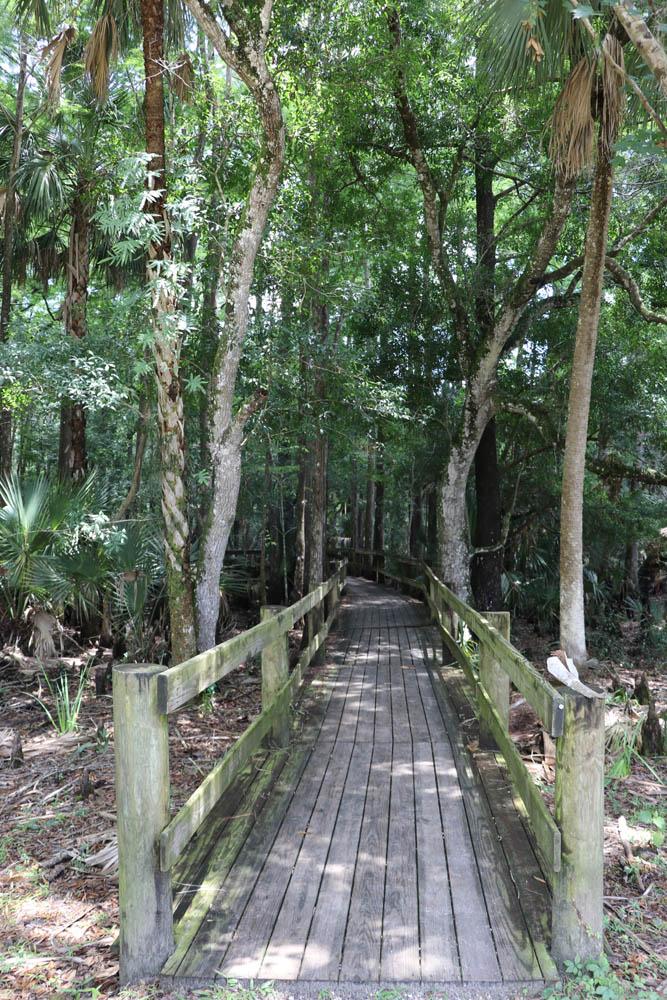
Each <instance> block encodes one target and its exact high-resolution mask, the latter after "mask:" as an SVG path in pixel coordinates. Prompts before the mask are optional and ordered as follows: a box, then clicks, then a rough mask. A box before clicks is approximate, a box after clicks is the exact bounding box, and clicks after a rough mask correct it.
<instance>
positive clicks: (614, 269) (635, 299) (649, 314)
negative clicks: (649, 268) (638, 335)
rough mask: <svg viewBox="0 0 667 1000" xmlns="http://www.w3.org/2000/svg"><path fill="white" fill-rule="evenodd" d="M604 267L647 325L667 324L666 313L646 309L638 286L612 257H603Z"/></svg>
mask: <svg viewBox="0 0 667 1000" xmlns="http://www.w3.org/2000/svg"><path fill="white" fill-rule="evenodd" d="M604 266H605V267H606V269H607V270H608V271H609V273H610V274H611V276H612V278H613V279H614V281H615V282H616V284H617V285H620V286H621V288H624V289H625V291H626V292H627V293H628V298H629V299H630V301H631V302H632V304H633V306H634V307H635V309H636V310H637V312H638V313H639V315H640V316H642V317H643V319H645V320H646V322H647V323H667V313H659V312H654V310H653V309H649V308H648V306H647V305H646V304H645V303H644V301H643V299H642V297H641V292H640V291H639V285H638V284H637V282H636V281H635V279H634V278H633V277H632V275H630V274H628V272H627V271H626V270H625V269H624V268H622V267H621V265H620V264H619V263H618V261H617V260H614V259H613V257H605V260H604Z"/></svg>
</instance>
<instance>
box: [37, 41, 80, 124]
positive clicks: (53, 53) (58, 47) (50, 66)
mask: <svg viewBox="0 0 667 1000" xmlns="http://www.w3.org/2000/svg"><path fill="white" fill-rule="evenodd" d="M75 35H76V28H74V27H72V26H70V27H68V28H63V30H62V31H59V32H58V34H57V35H56V36H55V37H54V38H52V39H51V41H50V42H49V43H48V45H45V46H44V48H43V49H42V59H46V60H47V62H46V91H47V94H48V102H49V105H50V107H52V108H57V107H58V105H59V104H60V78H61V73H62V68H63V59H64V58H65V52H66V51H67V46H68V45H69V43H70V42H71V41H72V40H73V39H74V37H75Z"/></svg>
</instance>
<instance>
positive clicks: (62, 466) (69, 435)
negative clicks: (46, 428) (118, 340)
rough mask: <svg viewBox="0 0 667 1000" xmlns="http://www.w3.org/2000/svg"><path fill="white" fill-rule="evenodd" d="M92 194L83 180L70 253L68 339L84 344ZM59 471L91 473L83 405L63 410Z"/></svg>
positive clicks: (69, 475)
mask: <svg viewBox="0 0 667 1000" xmlns="http://www.w3.org/2000/svg"><path fill="white" fill-rule="evenodd" d="M89 198H90V194H89V191H88V187H87V184H86V182H85V180H84V179H83V178H81V179H80V181H79V185H78V188H77V191H76V194H75V196H74V200H73V202H72V221H71V224H70V233H69V243H68V253H67V294H66V296H65V308H64V321H65V331H66V333H67V335H68V336H70V337H74V338H75V339H76V340H82V339H83V338H84V337H85V336H86V333H87V332H88V322H87V309H88V280H89V276H90V255H89V246H88V243H89V236H90V204H89ZM58 469H59V473H60V478H61V479H72V480H74V482H79V481H80V480H82V479H83V478H84V477H85V475H86V472H87V469H88V455H87V450H86V411H85V409H84V406H83V403H73V402H71V401H70V400H67V399H65V400H63V402H62V404H61V408H60V446H59V455H58Z"/></svg>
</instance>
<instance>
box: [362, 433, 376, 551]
mask: <svg viewBox="0 0 667 1000" xmlns="http://www.w3.org/2000/svg"><path fill="white" fill-rule="evenodd" d="M374 513H375V446H374V445H373V444H371V443H369V445H368V457H367V460H366V510H365V513H364V548H365V549H367V550H368V551H369V552H370V551H371V550H372V549H373V518H374Z"/></svg>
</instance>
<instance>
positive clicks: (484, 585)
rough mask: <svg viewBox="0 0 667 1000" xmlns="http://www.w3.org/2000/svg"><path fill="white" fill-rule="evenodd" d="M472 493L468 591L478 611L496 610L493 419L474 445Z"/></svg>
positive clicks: (499, 554)
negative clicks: (474, 516)
mask: <svg viewBox="0 0 667 1000" xmlns="http://www.w3.org/2000/svg"><path fill="white" fill-rule="evenodd" d="M475 496H476V498H477V520H476V522H475V537H474V544H475V549H476V552H475V556H474V558H473V563H472V590H473V594H474V596H475V604H476V606H477V607H478V608H479V609H480V611H499V610H500V607H501V605H502V599H503V595H502V571H503V545H502V540H501V536H502V524H501V509H500V474H499V471H498V451H497V445H496V421H495V418H494V419H493V420H490V421H489V423H488V424H487V425H486V428H485V430H484V433H483V434H482V437H481V439H480V442H479V445H478V446H477V452H476V454H475Z"/></svg>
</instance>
